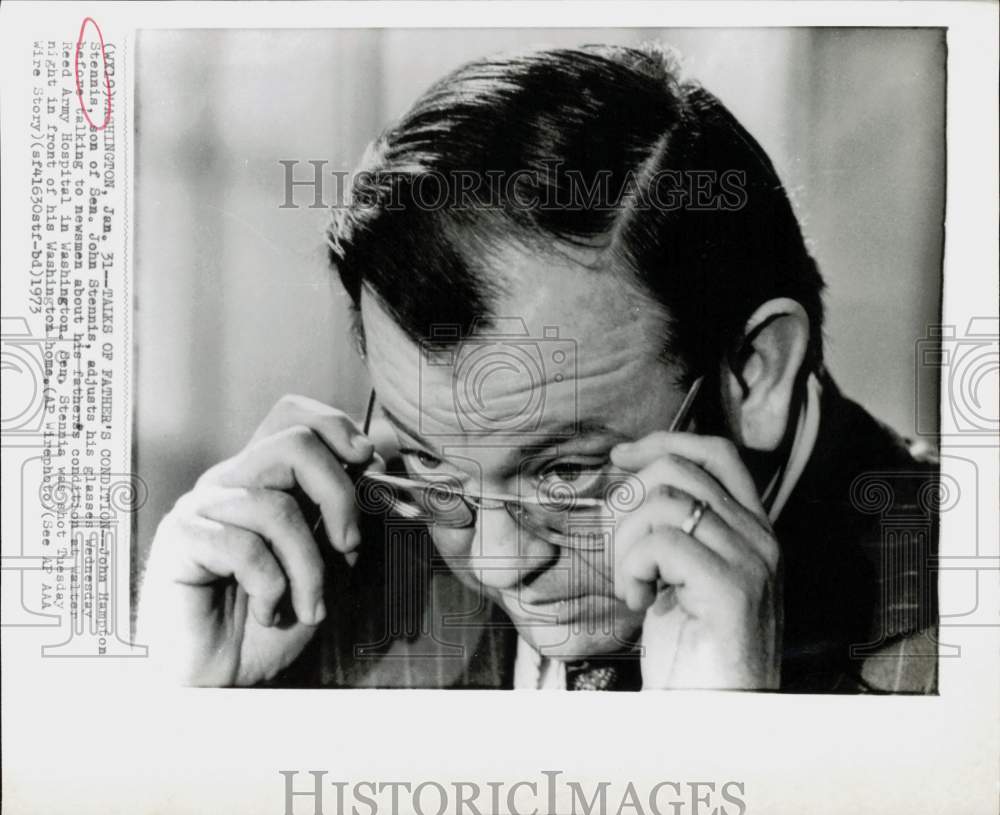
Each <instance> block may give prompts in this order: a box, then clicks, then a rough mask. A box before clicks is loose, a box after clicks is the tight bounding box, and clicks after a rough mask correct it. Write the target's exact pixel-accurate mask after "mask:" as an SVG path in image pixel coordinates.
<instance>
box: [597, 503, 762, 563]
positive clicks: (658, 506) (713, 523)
mask: <svg viewBox="0 0 1000 815" xmlns="http://www.w3.org/2000/svg"><path fill="white" fill-rule="evenodd" d="M695 508H696V499H695V498H693V497H692V496H691V495H688V494H687V493H685V492H682V491H680V490H678V489H676V488H674V487H671V486H667V485H663V484H660V485H657V486H655V487H654V488H653V489H652V490H651V491H650V492H648V493H646V498H645V500H644V501H643V503H642V506H641V507H639V508H638V509H636V510H634V511H633V512H630V513H629V514H628V515H626V516H625V517H624V518H623V519H622V520H621V522H620V523H619V524H618V526H617V527H616V529H615V547H616V557H619V556H620V557H625V556H626V555H627V553H628V551H629V550H630V549H631V548H632V546H633V545H634V544H635V543H636V542H637V541H638V540H640V539H641V538H644V537H646V536H648V535H650V534H652V533H654V532H656V531H657V530H660V529H663V528H665V527H673V528H675V529H678V530H679V529H682V528H683V526H684V524H685V522H686V521H688V519H689V518H691V516H692V513H693V512H694V511H695ZM691 536H692V537H693V538H695V539H696V540H698V541H699V542H700V543H701V545H703V546H705V547H707V548H708V549H710V550H711V551H712V552H714V553H715V554H716V555H717V556H718V557H720V558H722V559H723V560H725V561H727V562H734V563H738V562H740V561H742V560H743V559H744V558H746V557H748V556H754V557H756V553H755V552H754V550H753V548H752V547H751V546H750V545H749V543H748V542H747V541H745V539H744V538H743V536H741V535H739V534H738V533H737V532H735V531H734V530H733V528H732V527H730V526H729V525H728V524H727V523H725V521H723V520H722V518H721V517H719V515H718V514H717V513H716V512H715V511H714V510H712V508H711V507H706V508H705V510H704V512H703V513H702V515H701V519H700V520H699V521H698V523H697V525H696V526H695V528H694V530H693V531H692V532H691Z"/></svg>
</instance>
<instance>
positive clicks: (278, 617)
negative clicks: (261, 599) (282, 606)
mask: <svg viewBox="0 0 1000 815" xmlns="http://www.w3.org/2000/svg"><path fill="white" fill-rule="evenodd" d="M280 620H281V612H280V611H278V610H277V609H275V610H274V614H272V615H271V626H272V627H274V626H276V625H277V624H278V622H279V621H280Z"/></svg>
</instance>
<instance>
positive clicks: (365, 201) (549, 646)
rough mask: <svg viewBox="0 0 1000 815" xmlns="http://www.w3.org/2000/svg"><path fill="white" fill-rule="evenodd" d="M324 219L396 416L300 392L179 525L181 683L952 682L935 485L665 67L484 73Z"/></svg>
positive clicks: (812, 274) (918, 686) (587, 53)
mask: <svg viewBox="0 0 1000 815" xmlns="http://www.w3.org/2000/svg"><path fill="white" fill-rule="evenodd" d="M337 216H338V217H337V218H336V220H335V222H334V224H333V226H332V228H331V234H330V247H331V260H332V263H333V265H334V267H335V268H336V270H337V271H338V273H339V276H340V279H341V281H342V283H343V285H344V287H345V289H346V290H347V292H348V294H349V295H350V298H351V301H352V304H353V309H354V312H355V320H356V328H357V334H358V339H359V345H360V349H361V352H362V354H363V356H364V359H365V361H366V364H367V366H368V370H369V373H370V375H371V380H372V385H373V398H372V403H371V406H370V413H373V415H374V416H375V417H376V419H375V421H374V422H373V423H371V424H370V423H369V422H368V421H367V420H366V422H365V423H364V425H362V426H359V425H358V424H357V423H355V422H354V421H352V420H351V419H349V418H348V417H347V416H345V415H344V414H343V413H341V412H339V411H338V410H336V409H335V408H332V407H329V406H327V405H324V404H320V403H318V402H315V401H313V400H309V399H305V398H301V397H289V398H286V399H284V400H282V401H281V402H280V403H279V404H278V405H277V406H276V407H275V408H274V409H273V410H272V411H271V413H270V414H269V416H268V417H267V418H266V419H265V420H264V422H263V423H262V424H261V426H260V427H259V429H258V430H257V432H256V434H255V436H254V438H253V439H252V440H251V441H250V443H249V444H248V445H247V447H246V448H245V449H244V450H243V451H241V452H240V453H238V454H237V455H236V456H234V457H233V458H231V459H229V460H227V461H224V462H222V463H221V464H219V465H217V466H216V467H213V468H212V469H211V470H209V471H208V472H207V473H205V475H204V476H203V477H202V478H201V479H200V480H199V482H198V484H197V485H196V486H195V488H194V489H193V490H192V491H191V492H190V493H189V494H188V495H186V496H184V497H183V498H182V499H181V500H180V501H179V502H178V503H177V506H176V507H175V508H174V510H173V511H172V512H171V513H170V514H169V515H168V516H167V517H166V518H165V519H164V521H163V523H162V524H161V527H160V529H159V531H158V533H157V537H156V540H155V541H154V544H153V547H152V551H151V555H150V559H149V563H148V566H147V574H146V578H145V585H144V589H143V595H142V608H141V610H140V620H141V637H142V638H143V641H145V642H149V644H150V646H151V655H152V656H153V658H154V659H155V660H157V661H158V662H159V664H161V665H163V666H164V667H165V668H167V669H169V671H170V672H171V674H173V675H175V676H177V677H179V678H180V679H181V680H182V681H184V682H187V683H192V684H206V685H233V684H236V685H258V684H272V685H297V686H302V685H305V686H415V687H498V688H499V687H519V688H521V687H530V688H572V689H638V688H642V689H644V690H646V689H660V688H692V687H694V688H726V689H767V690H771V689H779V688H780V689H783V690H801V691H818V692H829V691H840V692H848V691H865V690H881V691H904V692H930V691H933V690H934V686H935V676H936V672H935V666H936V661H935V658H934V657H935V652H934V641H933V633H932V631H933V626H934V623H935V615H936V607H935V594H934V586H933V580H932V578H931V576H930V574H929V572H928V569H929V558H930V557H931V556H932V555H933V553H934V534H935V532H936V526H935V521H934V518H933V507H929V506H926V503H927V502H926V501H923V500H922V497H923V496H925V495H926V494H927V488H928V485H930V487H931V489H933V484H934V478H935V472H936V471H935V469H934V466H933V465H932V464H929V463H919V462H917V461H916V460H915V459H914V458H913V457H912V456H911V455H910V453H909V452H908V451H907V449H906V447H905V446H904V445H903V443H902V442H901V441H900V440H899V439H898V438H897V437H895V436H894V435H893V434H892V433H891V432H890V431H889V430H887V429H886V428H884V427H882V426H881V425H879V424H878V423H877V422H876V421H875V420H874V419H872V418H871V417H870V416H868V415H867V414H866V413H865V412H864V411H863V410H862V409H861V408H859V407H858V406H857V405H855V404H853V403H852V402H850V401H848V400H847V399H846V398H844V397H843V396H842V395H841V394H840V393H839V391H838V389H837V387H836V385H835V384H834V382H833V380H832V379H831V378H830V376H829V375H828V374H827V372H826V371H825V369H824V367H823V354H822V351H823V349H822V324H823V307H822V302H821V290H822V287H823V283H822V279H821V277H820V275H819V272H818V270H817V268H816V265H815V263H814V261H813V259H812V258H811V257H810V255H809V253H808V251H807V249H806V247H805V244H804V242H803V239H802V235H801V233H800V230H799V226H798V223H797V221H796V219H795V216H794V213H793V211H792V209H791V207H790V204H789V202H788V199H787V196H786V195H785V193H784V190H783V187H782V185H781V183H780V181H779V180H778V178H777V176H776V174H775V171H774V168H773V167H772V165H771V163H770V161H769V159H768V158H767V156H766V155H765V153H764V151H763V150H762V149H761V147H760V146H759V145H758V144H757V143H756V141H754V139H753V138H752V137H751V136H750V135H749V134H748V133H747V132H746V131H745V130H744V129H743V127H742V126H741V125H740V124H739V123H738V122H737V121H736V120H735V119H734V118H733V117H732V115H731V114H730V113H729V112H728V111H727V110H726V109H725V108H724V107H723V106H722V104H721V103H720V102H719V101H718V100H717V99H715V98H714V97H713V96H712V95H711V94H709V93H707V92H706V91H704V90H703V89H701V88H699V87H698V86H697V85H694V84H692V83H689V82H684V81H681V79H680V78H679V77H678V74H677V71H676V68H675V66H674V65H673V63H672V61H671V60H670V58H669V57H668V56H667V55H665V54H663V53H661V52H660V51H658V50H656V49H653V48H649V49H643V50H633V49H627V48H619V47H587V48H583V49H578V50H555V51H542V52H535V53H529V54H525V55H518V56H513V57H510V58H499V59H491V60H483V61H479V62H476V63H472V64H470V65H467V66H465V67H464V68H462V69H460V70H459V71H457V72H455V73H454V74H452V75H451V76H449V77H447V78H445V79H444V80H442V81H441V82H440V83H438V84H437V85H436V86H435V87H433V88H431V89H430V90H429V91H428V92H427V93H426V94H425V95H424V96H423V97H422V98H421V99H419V100H418V101H417V102H416V104H415V105H414V107H413V108H412V109H411V110H410V111H409V113H407V114H406V115H405V116H404V117H403V118H402V120H401V121H400V122H398V123H397V124H396V125H395V126H393V127H392V128H390V129H389V130H388V131H387V132H386V133H385V134H384V135H383V136H382V137H381V138H380V139H379V140H378V141H377V142H376V143H375V144H374V145H373V146H372V148H371V150H370V151H369V153H368V154H367V155H366V157H365V160H364V163H363V166H362V169H361V172H359V173H358V175H357V177H356V182H355V186H354V190H353V197H352V200H351V201H350V205H349V206H348V207H346V208H345V209H343V210H341V211H339V212H338V213H337ZM380 428H382V429H385V428H391V431H393V432H392V433H389V434H385V433H381V432H380ZM872 479H875V480H874V482H873V481H872ZM873 484H874V485H875V487H873V486H872V485H873ZM874 488H877V489H885V490H888V491H889V493H890V495H891V500H892V502H893V506H894V507H902V508H904V510H906V511H908V512H909V514H908V515H906V512H904V515H905V516H906V517H911V518H912V517H915V516H919V518H920V523H919V524H918V528H917V529H916V531H915V533H914V534H912V535H902V536H897V537H890V536H887V535H884V534H883V530H882V526H881V524H880V520H881V516H880V515H878V513H877V511H876V510H877V509H878V507H877V506H874V505H873V503H872V501H871V497H870V495H869V494H868V493H870V492H871V490H872V489H874ZM866 490H867V491H868V492H866Z"/></svg>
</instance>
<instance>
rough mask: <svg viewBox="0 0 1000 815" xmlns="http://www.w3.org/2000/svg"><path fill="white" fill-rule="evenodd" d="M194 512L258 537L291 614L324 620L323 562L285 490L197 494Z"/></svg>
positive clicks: (227, 490)
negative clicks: (279, 574) (277, 569)
mask: <svg viewBox="0 0 1000 815" xmlns="http://www.w3.org/2000/svg"><path fill="white" fill-rule="evenodd" d="M199 501H200V504H201V505H200V506H199V507H198V512H199V514H201V515H203V516H204V517H206V518H209V519H211V520H214V521H219V522H220V523H224V524H231V525H233V526H238V527H241V528H243V529H246V530H248V531H250V532H253V533H255V534H256V535H258V536H260V537H262V538H263V539H264V540H266V541H267V542H268V543H270V545H271V549H272V551H273V552H274V555H275V557H277V559H278V562H279V563H280V564H281V567H282V569H283V570H284V572H285V575H286V576H287V578H288V580H289V582H290V583H291V586H290V588H291V600H292V608H293V609H294V610H295V616H296V617H298V618H299V620H301V621H302V622H304V623H306V624H308V625H317V624H318V623H320V622H321V621H322V620H323V618H324V617H325V616H326V607H325V605H324V603H323V574H324V567H323V559H322V557H321V556H320V552H319V547H318V546H317V544H316V540H315V538H313V536H312V532H311V531H310V529H309V527H308V525H307V524H306V522H305V518H304V517H303V515H302V510H301V508H300V507H299V505H298V503H297V502H296V501H295V499H294V498H292V496H291V495H289V494H288V493H286V492H278V491H277V490H265V489H247V488H241V487H229V488H224V487H223V488H217V489H215V490H206V491H202V493H201V494H200V495H199Z"/></svg>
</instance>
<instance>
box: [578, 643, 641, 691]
mask: <svg viewBox="0 0 1000 815" xmlns="http://www.w3.org/2000/svg"><path fill="white" fill-rule="evenodd" d="M566 688H567V690H640V689H641V688H642V671H641V669H640V666H639V656H638V654H636V653H635V652H634V651H627V652H624V653H622V654H619V655H615V656H607V657H601V658H599V659H597V658H595V659H582V660H579V661H577V662H567V663H566Z"/></svg>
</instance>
